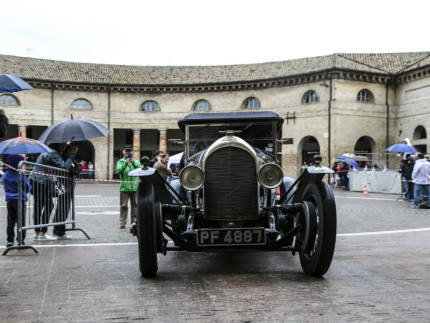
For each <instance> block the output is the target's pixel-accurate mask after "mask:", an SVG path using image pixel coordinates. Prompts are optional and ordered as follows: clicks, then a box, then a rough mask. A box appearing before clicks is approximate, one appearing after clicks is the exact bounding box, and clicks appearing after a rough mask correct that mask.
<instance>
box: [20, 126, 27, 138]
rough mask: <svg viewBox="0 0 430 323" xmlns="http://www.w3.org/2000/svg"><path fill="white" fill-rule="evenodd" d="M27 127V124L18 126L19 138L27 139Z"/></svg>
mask: <svg viewBox="0 0 430 323" xmlns="http://www.w3.org/2000/svg"><path fill="white" fill-rule="evenodd" d="M27 126H28V125H26V124H19V125H18V137H25V138H26V137H27Z"/></svg>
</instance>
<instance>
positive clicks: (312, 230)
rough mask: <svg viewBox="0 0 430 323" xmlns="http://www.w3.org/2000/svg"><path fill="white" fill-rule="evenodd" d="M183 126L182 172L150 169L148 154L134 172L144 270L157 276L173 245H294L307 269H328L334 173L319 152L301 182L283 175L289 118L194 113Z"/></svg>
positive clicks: (225, 247) (224, 247) (204, 248)
mask: <svg viewBox="0 0 430 323" xmlns="http://www.w3.org/2000/svg"><path fill="white" fill-rule="evenodd" d="M178 124H179V127H180V128H181V130H182V131H183V132H184V134H185V142H184V144H185V152H184V156H183V159H182V165H180V168H181V169H180V175H179V178H173V179H169V180H165V179H164V178H163V177H162V176H161V175H160V173H159V172H158V171H156V170H155V169H152V168H149V167H147V164H148V161H149V159H148V158H143V165H144V167H143V168H142V169H138V170H134V171H133V172H130V173H129V175H130V176H139V177H140V179H141V183H140V184H139V189H138V221H137V223H136V224H134V225H133V227H132V232H133V233H134V234H136V235H137V237H138V245H139V261H140V270H141V273H142V275H143V276H154V275H155V274H156V273H157V270H158V262H157V254H158V253H162V254H166V252H167V251H168V250H188V251H213V250H223V251H230V250H261V251H272V250H280V251H291V252H293V253H296V252H297V253H299V255H300V262H301V265H302V268H303V270H304V271H305V272H306V273H307V274H310V275H314V276H321V275H324V274H325V273H326V271H327V270H328V269H329V267H330V264H331V261H332V257H333V253H334V248H335V241H336V206H335V202H334V197H333V193H332V191H331V188H330V186H329V185H328V184H327V183H325V182H322V179H323V177H324V175H325V174H327V173H333V172H332V171H331V170H330V169H328V168H326V167H322V166H320V164H319V163H320V162H321V158H320V157H319V156H316V158H315V162H316V165H315V166H312V167H309V168H308V169H306V170H305V171H304V172H303V173H302V174H301V175H300V176H299V178H298V179H297V180H294V179H292V178H289V177H284V175H283V172H282V169H281V167H280V164H281V163H280V161H279V160H278V156H280V154H278V150H279V146H278V145H279V137H280V136H279V134H280V133H281V130H282V124H283V119H282V118H280V117H279V116H278V115H277V114H276V113H272V112H237V113H195V114H190V115H188V116H186V117H185V118H184V119H183V120H180V121H179V122H178ZM277 189H278V190H280V193H281V194H280V195H281V197H280V198H278V199H277V198H276V196H275V192H276V190H277ZM168 239H170V240H171V241H173V244H174V246H173V245H172V244H171V243H168V241H169V240H168Z"/></svg>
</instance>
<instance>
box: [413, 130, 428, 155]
mask: <svg viewBox="0 0 430 323" xmlns="http://www.w3.org/2000/svg"><path fill="white" fill-rule="evenodd" d="M412 138H413V142H412V144H413V145H414V147H415V148H416V149H417V150H418V151H419V152H421V153H423V154H427V131H426V129H425V128H424V127H423V126H418V127H416V128H415V131H414V135H413V136H412Z"/></svg>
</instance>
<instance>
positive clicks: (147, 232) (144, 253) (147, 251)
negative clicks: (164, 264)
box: [137, 183, 158, 277]
mask: <svg viewBox="0 0 430 323" xmlns="http://www.w3.org/2000/svg"><path fill="white" fill-rule="evenodd" d="M156 214H157V212H156V204H155V202H154V187H153V186H152V185H151V184H147V183H140V184H139V188H138V194H137V240H138V246H139V267H140V272H141V274H142V276H144V277H154V276H155V275H156V274H157V270H158V263H157V238H156V231H157V230H156V220H155V216H156Z"/></svg>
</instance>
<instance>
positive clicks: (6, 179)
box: [3, 154, 31, 248]
mask: <svg viewBox="0 0 430 323" xmlns="http://www.w3.org/2000/svg"><path fill="white" fill-rule="evenodd" d="M21 160H24V157H22V156H21V155H15V154H12V155H9V156H7V158H6V164H8V165H9V166H11V167H13V168H15V169H17V168H18V164H19V162H20V161H21ZM15 169H12V168H9V169H8V170H7V171H6V172H5V173H4V175H3V186H4V191H5V195H6V202H7V229H6V233H7V244H6V247H8V248H9V247H12V246H13V240H14V238H15V232H14V229H15V224H16V223H18V179H19V176H18V172H17V171H16V170H15ZM21 188H22V192H21V205H22V226H25V209H26V205H25V202H27V200H28V197H27V193H28V192H30V190H31V185H30V183H29V181H28V179H27V176H25V175H24V174H22V186H21ZM18 236H19V232H18V226H17V238H16V240H17V241H18ZM24 239H25V230H23V231H22V244H24Z"/></svg>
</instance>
